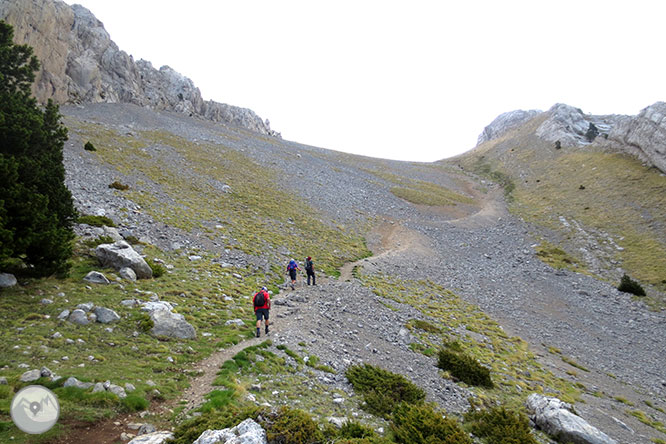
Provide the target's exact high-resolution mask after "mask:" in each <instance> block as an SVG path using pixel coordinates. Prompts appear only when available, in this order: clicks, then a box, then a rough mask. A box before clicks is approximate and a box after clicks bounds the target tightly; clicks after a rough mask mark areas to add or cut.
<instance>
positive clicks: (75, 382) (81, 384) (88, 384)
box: [63, 376, 94, 390]
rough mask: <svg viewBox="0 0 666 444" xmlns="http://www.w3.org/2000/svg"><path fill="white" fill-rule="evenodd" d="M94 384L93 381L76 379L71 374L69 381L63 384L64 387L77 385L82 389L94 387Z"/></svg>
mask: <svg viewBox="0 0 666 444" xmlns="http://www.w3.org/2000/svg"><path fill="white" fill-rule="evenodd" d="M93 385H94V384H93V383H92V382H81V381H79V380H78V379H76V378H75V377H74V376H71V377H69V378H67V381H65V384H63V387H76V388H80V389H84V390H86V389H89V388H90V387H92V386H93Z"/></svg>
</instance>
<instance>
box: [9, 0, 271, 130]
mask: <svg viewBox="0 0 666 444" xmlns="http://www.w3.org/2000/svg"><path fill="white" fill-rule="evenodd" d="M0 19H2V20H5V21H7V22H8V23H9V24H11V25H12V26H13V27H14V37H15V40H16V42H17V43H19V44H28V45H30V46H31V47H32V48H33V49H34V53H35V55H36V56H37V58H38V59H39V60H40V62H41V69H40V71H39V72H38V73H37V77H36V81H35V84H34V87H33V94H34V95H35V97H36V98H37V100H38V101H39V102H41V103H46V101H47V100H48V99H52V100H53V101H54V102H56V103H57V104H65V103H133V104H136V105H139V106H146V107H149V108H151V109H155V110H172V111H176V112H180V113H183V114H188V115H195V116H198V117H201V118H204V119H208V120H211V121H214V122H223V123H227V124H232V125H238V126H241V127H243V128H247V129H249V130H251V131H256V132H258V133H261V134H266V135H269V136H271V137H278V138H279V137H280V133H278V132H277V131H274V130H272V129H271V128H270V123H269V121H268V120H262V119H261V118H260V117H259V116H257V115H256V113H255V112H254V111H252V110H250V109H247V108H241V107H238V106H232V105H227V104H223V103H218V102H215V101H212V100H208V101H205V100H203V98H202V96H201V92H200V91H199V89H198V88H197V87H196V86H195V85H194V83H193V82H192V81H191V80H190V79H189V78H187V77H185V76H184V75H182V74H180V73H178V72H176V71H175V70H173V69H172V68H170V67H168V66H162V67H161V68H160V69H159V70H158V69H155V68H154V67H153V66H152V64H151V63H150V62H148V61H145V60H138V61H136V62H135V61H134V59H133V58H132V56H130V55H128V54H127V53H125V52H124V51H122V50H120V49H119V48H118V46H117V45H116V44H115V43H114V42H113V41H112V40H111V37H110V35H109V33H108V32H107V31H106V30H105V29H104V25H103V24H102V22H101V21H99V20H98V19H97V18H96V17H95V16H94V14H93V13H92V12H90V11H89V10H88V9H86V8H84V7H83V6H81V5H72V6H69V5H67V4H66V3H64V2H63V1H61V0H28V1H21V0H4V1H3V2H2V3H0Z"/></svg>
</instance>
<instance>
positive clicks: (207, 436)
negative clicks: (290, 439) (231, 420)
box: [192, 418, 267, 444]
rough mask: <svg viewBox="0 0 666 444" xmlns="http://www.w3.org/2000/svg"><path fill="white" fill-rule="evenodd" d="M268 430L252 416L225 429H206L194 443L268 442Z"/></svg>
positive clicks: (258, 443)
mask: <svg viewBox="0 0 666 444" xmlns="http://www.w3.org/2000/svg"><path fill="white" fill-rule="evenodd" d="M266 442H267V441H266V432H265V431H264V429H262V428H261V426H260V425H259V424H257V423H256V422H254V420H252V419H251V418H248V419H246V420H245V421H243V422H241V423H240V424H238V425H237V426H236V427H232V428H229V429H224V430H206V431H205V432H203V433H202V434H201V436H199V438H198V439H197V440H196V441H194V442H193V443H192V444H216V443H220V444H222V443H233V444H266Z"/></svg>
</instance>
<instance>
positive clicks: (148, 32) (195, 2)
mask: <svg viewBox="0 0 666 444" xmlns="http://www.w3.org/2000/svg"><path fill="white" fill-rule="evenodd" d="M67 3H69V4H74V3H79V4H82V5H83V6H85V7H87V8H88V9H90V10H91V11H92V12H93V14H95V16H96V17H97V18H98V19H99V20H101V21H102V22H103V23H104V26H105V28H106V30H107V31H108V32H109V34H110V35H111V39H112V40H113V41H114V42H116V44H117V45H118V46H119V47H120V49H122V50H124V51H125V52H127V53H129V54H131V55H132V56H133V57H134V59H135V60H138V59H141V58H143V59H145V60H149V61H150V62H152V63H153V66H155V67H156V68H159V67H160V66H162V65H169V66H171V67H172V68H174V69H175V70H176V71H178V72H180V73H181V74H183V75H185V76H187V77H189V78H190V79H192V81H193V82H194V84H195V85H196V86H197V87H198V88H199V89H200V90H201V93H202V95H203V97H204V98H205V99H207V100H208V99H212V100H215V101H218V102H223V103H228V104H231V105H236V106H241V107H245V108H250V109H252V110H254V111H255V112H256V113H257V114H259V116H261V117H262V118H264V119H265V118H268V119H269V120H270V122H271V127H272V128H273V129H275V130H277V131H281V132H282V136H283V137H284V138H285V139H288V140H293V141H296V142H300V143H305V144H310V145H315V146H320V147H323V148H329V149H335V150H340V151H347V152H352V153H357V154H364V155H369V156H374V157H384V158H391V159H400V160H418V161H434V160H438V159H442V158H445V157H450V156H453V155H456V154H459V153H462V152H464V151H467V150H469V149H471V148H473V147H474V145H475V144H476V139H477V137H478V135H479V134H480V133H481V131H482V130H483V127H484V126H486V125H487V124H489V123H490V122H491V121H492V120H493V119H494V118H495V117H497V116H498V115H499V114H501V113H503V112H506V111H512V110H515V109H541V110H546V109H548V108H550V107H551V106H552V105H553V104H555V103H557V102H563V103H567V104H569V105H573V106H576V107H579V108H581V109H582V110H583V111H584V112H586V113H593V114H612V113H615V114H632V115H633V114H637V113H638V112H639V111H640V110H641V109H642V108H644V107H646V106H648V105H651V104H652V103H654V102H656V101H658V100H666V97H665V94H664V85H666V57H665V56H664V42H665V39H664V33H663V20H664V17H666V14H665V12H666V2H663V1H641V0H632V1H631V2H629V1H615V0H610V1H609V0H607V1H592V0H589V1H586V0H574V1H568V0H558V1H556V2H550V1H549V2H545V1H534V0H530V1H470V0H465V1H456V2H445V1H419V0H410V1H407V0H405V1H399V2H398V1H390V0H382V1H366V0H355V1H346V0H336V1H312V0H309V1H308V0H304V1H276V0H235V1H222V0H216V1H213V0H189V1H182V0H114V1H109V0H78V1H72V0H67Z"/></svg>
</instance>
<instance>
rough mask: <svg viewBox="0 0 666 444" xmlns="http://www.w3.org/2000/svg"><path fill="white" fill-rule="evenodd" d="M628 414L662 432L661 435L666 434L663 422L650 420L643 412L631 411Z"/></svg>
mask: <svg viewBox="0 0 666 444" xmlns="http://www.w3.org/2000/svg"><path fill="white" fill-rule="evenodd" d="M627 413H628V414H630V415H631V416H633V417H635V418H636V419H638V420H639V421H640V422H642V423H643V424H645V425H648V426H650V427H652V428H653V429H655V430H658V431H660V432H661V433H666V426H664V423H663V422H661V421H657V420H655V419H652V418H650V417H649V416H648V415H647V414H646V413H645V412H643V411H642V410H629V411H627Z"/></svg>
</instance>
